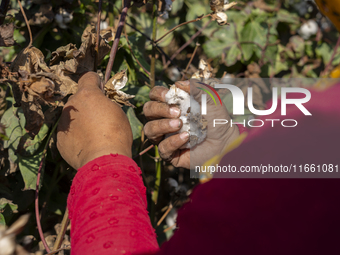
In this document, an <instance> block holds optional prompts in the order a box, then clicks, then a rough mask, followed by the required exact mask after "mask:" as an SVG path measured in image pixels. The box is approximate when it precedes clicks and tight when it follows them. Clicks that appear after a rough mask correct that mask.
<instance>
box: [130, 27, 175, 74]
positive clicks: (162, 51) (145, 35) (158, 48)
mask: <svg viewBox="0 0 340 255" xmlns="http://www.w3.org/2000/svg"><path fill="white" fill-rule="evenodd" d="M126 25H128V26H129V27H131V28H132V29H134V30H135V31H136V32H138V33H140V34H141V35H143V36H144V37H145V38H146V39H147V40H149V41H152V40H151V38H150V37H149V36H148V35H147V34H145V33H143V32H142V31H140V30H139V29H138V28H136V27H135V26H133V25H131V24H129V23H126ZM156 48H157V50H158V51H159V52H160V53H161V54H162V55H163V56H165V57H166V58H167V59H168V62H169V61H170V62H171V64H172V65H174V66H176V65H175V63H174V62H173V61H172V59H171V58H170V57H169V56H168V55H167V54H166V53H165V52H164V50H162V48H161V47H159V46H158V45H156ZM178 71H181V70H180V69H179V68H178Z"/></svg>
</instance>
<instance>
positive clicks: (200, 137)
mask: <svg viewBox="0 0 340 255" xmlns="http://www.w3.org/2000/svg"><path fill="white" fill-rule="evenodd" d="M165 100H166V102H167V103H168V104H169V105H177V106H178V107H179V109H180V110H181V116H180V117H179V118H180V119H181V120H182V123H183V125H182V128H181V129H180V130H179V131H178V132H176V133H174V134H178V133H182V132H188V133H189V135H190V140H189V142H188V143H187V144H185V145H184V146H183V147H182V148H181V149H190V148H192V147H194V146H196V145H197V144H200V143H201V142H203V141H204V139H205V138H206V136H207V129H206V126H207V125H206V120H205V119H203V118H202V115H201V114H200V108H201V107H200V104H199V103H198V102H197V101H196V100H195V99H194V98H193V97H191V96H190V95H189V94H188V93H187V92H185V91H184V90H182V89H180V88H177V87H176V86H175V85H173V86H171V87H170V90H169V91H168V93H167V94H166V95H165ZM171 135H173V134H170V135H168V136H171Z"/></svg>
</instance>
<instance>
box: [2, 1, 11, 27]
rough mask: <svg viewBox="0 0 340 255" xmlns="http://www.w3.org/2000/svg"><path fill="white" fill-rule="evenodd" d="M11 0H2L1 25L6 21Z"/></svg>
mask: <svg viewBox="0 0 340 255" xmlns="http://www.w3.org/2000/svg"><path fill="white" fill-rule="evenodd" d="M9 3H10V0H2V1H1V6H0V25H2V24H3V23H4V21H5V18H6V14H7V10H8V6H9Z"/></svg>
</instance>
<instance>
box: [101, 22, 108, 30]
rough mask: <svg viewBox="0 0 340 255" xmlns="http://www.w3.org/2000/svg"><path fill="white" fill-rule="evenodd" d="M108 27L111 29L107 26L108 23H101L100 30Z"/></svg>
mask: <svg viewBox="0 0 340 255" xmlns="http://www.w3.org/2000/svg"><path fill="white" fill-rule="evenodd" d="M108 27H109V25H108V24H107V22H106V21H101V22H100V29H101V30H104V29H107V28H108Z"/></svg>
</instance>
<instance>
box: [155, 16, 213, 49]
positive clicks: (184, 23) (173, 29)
mask: <svg viewBox="0 0 340 255" xmlns="http://www.w3.org/2000/svg"><path fill="white" fill-rule="evenodd" d="M211 15H212V14H211V13H209V14H207V15H203V16H201V17H198V18H197V19H194V20H190V21H186V22H183V23H182V24H179V25H177V26H175V27H174V28H172V29H170V30H169V31H168V32H167V33H166V34H164V35H163V36H162V37H161V38H159V39H157V40H156V41H154V43H155V44H157V43H158V42H160V41H161V40H162V39H163V38H164V37H166V36H167V35H169V34H170V33H172V32H173V31H175V30H176V29H177V28H179V27H181V26H184V25H186V24H189V23H192V22H196V21H199V20H201V19H204V18H206V17H211Z"/></svg>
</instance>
